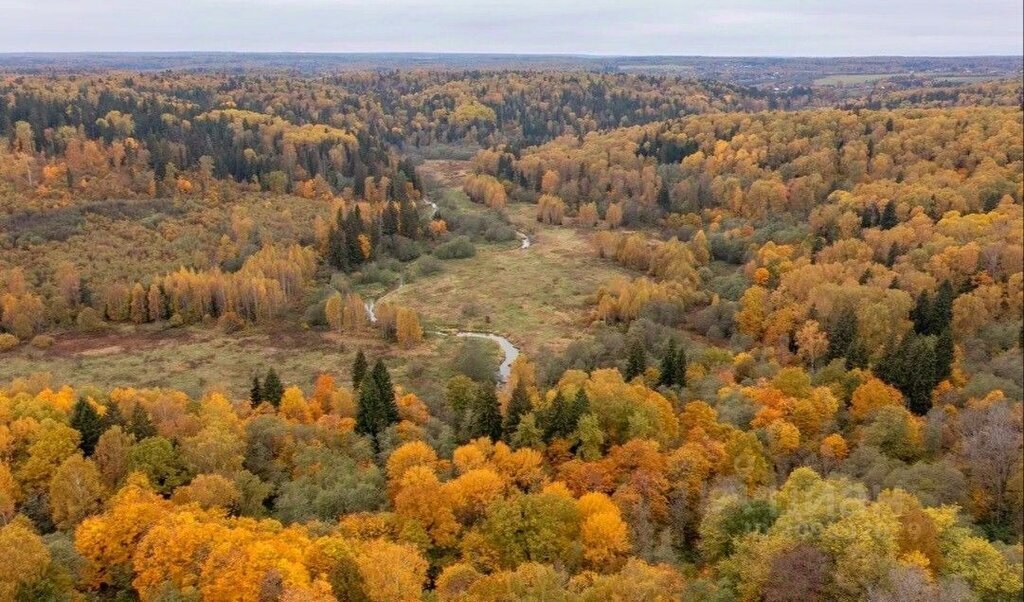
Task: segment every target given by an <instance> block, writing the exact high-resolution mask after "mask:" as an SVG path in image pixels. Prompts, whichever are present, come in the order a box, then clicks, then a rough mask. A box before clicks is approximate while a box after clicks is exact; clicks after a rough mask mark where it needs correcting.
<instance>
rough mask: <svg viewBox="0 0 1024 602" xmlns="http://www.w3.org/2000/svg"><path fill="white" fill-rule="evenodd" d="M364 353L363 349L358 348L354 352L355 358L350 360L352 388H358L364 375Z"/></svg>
mask: <svg viewBox="0 0 1024 602" xmlns="http://www.w3.org/2000/svg"><path fill="white" fill-rule="evenodd" d="M366 367H367V366H366V355H364V354H363V350H362V349H360V350H359V351H358V352H357V353H356V359H355V361H353V362H352V389H353V390H358V389H359V385H360V384H361V383H362V382H363V377H364V376H366Z"/></svg>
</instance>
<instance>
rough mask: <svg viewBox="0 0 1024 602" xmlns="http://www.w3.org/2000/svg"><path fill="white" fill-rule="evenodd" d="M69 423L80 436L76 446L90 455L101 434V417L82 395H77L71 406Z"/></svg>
mask: <svg viewBox="0 0 1024 602" xmlns="http://www.w3.org/2000/svg"><path fill="white" fill-rule="evenodd" d="M69 424H70V426H71V428H73V429H75V430H76V431H78V434H79V435H80V436H81V438H80V439H79V442H78V446H79V447H81V448H82V452H83V453H85V455H87V456H89V455H92V452H93V450H94V449H96V442H97V441H99V439H100V435H102V434H103V419H102V418H101V417H100V415H99V412H97V411H96V408H94V407H92V404H91V403H89V402H88V401H87V400H86V399H85V398H84V397H79V398H78V401H76V402H75V405H74V406H73V407H72V408H71V418H70V420H69Z"/></svg>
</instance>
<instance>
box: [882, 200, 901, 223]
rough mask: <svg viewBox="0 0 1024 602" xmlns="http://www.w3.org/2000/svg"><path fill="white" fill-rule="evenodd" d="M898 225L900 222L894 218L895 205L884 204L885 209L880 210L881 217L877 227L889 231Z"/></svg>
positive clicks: (893, 203) (890, 202)
mask: <svg viewBox="0 0 1024 602" xmlns="http://www.w3.org/2000/svg"><path fill="white" fill-rule="evenodd" d="M898 223H900V222H899V218H897V217H896V203H895V202H894V201H889V202H888V203H886V204H885V209H883V210H882V217H881V218H880V219H879V220H878V227H880V228H881V229H882V230H889V229H891V228H894V227H895V226H896V224H898Z"/></svg>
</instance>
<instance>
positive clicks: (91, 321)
mask: <svg viewBox="0 0 1024 602" xmlns="http://www.w3.org/2000/svg"><path fill="white" fill-rule="evenodd" d="M75 325H76V326H78V329H79V330H81V331H83V332H95V331H97V330H100V329H101V328H103V318H101V317H100V312H98V311H96V310H95V309H94V308H92V307H86V308H84V309H83V310H82V311H80V312H78V317H77V318H75Z"/></svg>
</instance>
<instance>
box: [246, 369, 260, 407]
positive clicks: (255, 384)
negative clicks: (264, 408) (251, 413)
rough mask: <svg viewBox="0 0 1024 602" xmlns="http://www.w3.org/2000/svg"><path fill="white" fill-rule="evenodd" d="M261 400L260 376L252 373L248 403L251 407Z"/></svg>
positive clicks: (258, 403)
mask: <svg viewBox="0 0 1024 602" xmlns="http://www.w3.org/2000/svg"><path fill="white" fill-rule="evenodd" d="M261 401H263V388H262V387H261V386H260V376H259V375H258V374H254V375H253V376H252V386H251V387H249V404H250V405H251V406H252V407H254V408H255V407H256V406H258V405H260V402H261Z"/></svg>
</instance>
